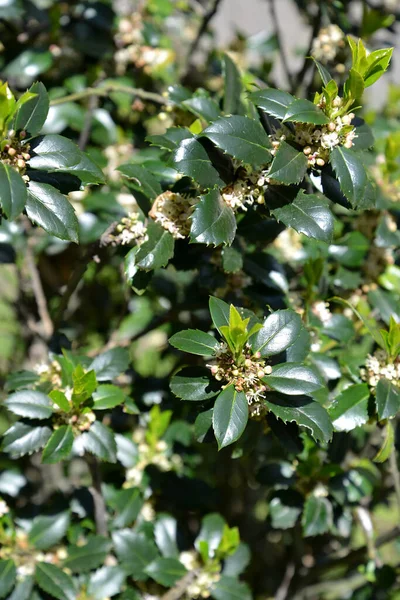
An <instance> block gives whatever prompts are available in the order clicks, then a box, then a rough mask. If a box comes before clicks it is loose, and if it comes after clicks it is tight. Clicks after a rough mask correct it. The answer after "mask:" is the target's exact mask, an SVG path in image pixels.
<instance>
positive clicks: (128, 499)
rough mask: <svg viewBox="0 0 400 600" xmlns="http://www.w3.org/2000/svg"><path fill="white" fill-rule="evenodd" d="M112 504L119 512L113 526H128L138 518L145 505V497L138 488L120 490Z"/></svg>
mask: <svg viewBox="0 0 400 600" xmlns="http://www.w3.org/2000/svg"><path fill="white" fill-rule="evenodd" d="M112 506H113V508H114V509H115V510H116V512H117V515H116V516H115V517H114V520H113V528H116V529H118V528H120V527H127V526H128V525H131V524H132V523H133V522H134V521H135V520H136V519H137V516H138V514H139V512H140V509H141V508H142V506H143V498H142V496H141V493H140V491H139V490H138V489H137V488H129V489H126V490H119V491H118V492H117V494H116V497H115V499H114V500H113V502H112Z"/></svg>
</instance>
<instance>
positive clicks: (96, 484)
mask: <svg viewBox="0 0 400 600" xmlns="http://www.w3.org/2000/svg"><path fill="white" fill-rule="evenodd" d="M88 465H89V469H90V473H91V475H92V481H93V485H92V486H91V487H89V491H90V493H91V494H92V497H93V504H94V520H95V523H96V531H97V534H98V535H103V536H105V537H107V535H108V528H107V510H106V504H105V502H104V498H103V493H102V490H101V484H102V481H101V472H100V465H99V461H98V460H97V458H96V457H95V456H91V455H90V456H88Z"/></svg>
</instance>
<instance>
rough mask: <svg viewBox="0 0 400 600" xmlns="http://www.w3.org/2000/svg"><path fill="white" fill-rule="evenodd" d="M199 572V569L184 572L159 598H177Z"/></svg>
mask: <svg viewBox="0 0 400 600" xmlns="http://www.w3.org/2000/svg"><path fill="white" fill-rule="evenodd" d="M199 573H200V569H194V570H193V571H189V573H186V575H184V576H183V577H182V579H180V580H179V581H178V582H177V583H176V584H175V585H174V587H173V588H171V589H170V590H169V591H168V592H166V593H165V594H164V595H163V596H161V598H160V600H179V598H181V597H182V596H183V594H184V593H185V592H186V590H187V588H188V587H189V585H190V584H191V583H192V582H193V581H194V580H195V578H196V577H197V575H198V574H199Z"/></svg>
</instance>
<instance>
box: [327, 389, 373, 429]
mask: <svg viewBox="0 0 400 600" xmlns="http://www.w3.org/2000/svg"><path fill="white" fill-rule="evenodd" d="M368 399H369V389H368V386H367V384H365V383H357V384H355V385H350V386H349V387H348V388H346V389H345V390H343V391H342V392H341V393H340V394H339V395H338V396H337V397H336V398H335V401H334V402H333V404H331V406H330V407H329V409H328V412H329V415H330V417H331V419H332V423H333V427H334V428H335V430H336V431H351V430H352V429H354V428H355V427H359V426H360V425H364V424H365V423H366V422H367V421H368V418H369V416H368Z"/></svg>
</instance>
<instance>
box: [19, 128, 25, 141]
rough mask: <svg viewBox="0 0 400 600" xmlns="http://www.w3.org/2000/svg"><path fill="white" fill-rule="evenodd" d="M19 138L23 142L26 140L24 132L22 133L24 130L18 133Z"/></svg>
mask: <svg viewBox="0 0 400 600" xmlns="http://www.w3.org/2000/svg"><path fill="white" fill-rule="evenodd" d="M19 137H20V138H21V140H24V139H25V138H26V131H24V130H22V131H20V132H19Z"/></svg>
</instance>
